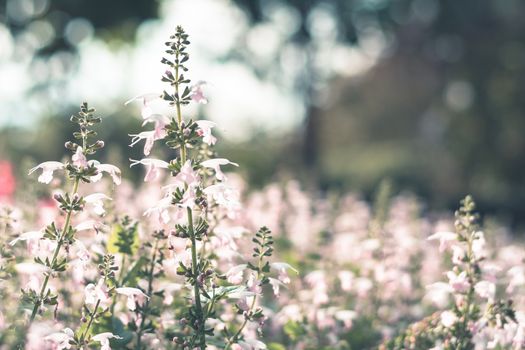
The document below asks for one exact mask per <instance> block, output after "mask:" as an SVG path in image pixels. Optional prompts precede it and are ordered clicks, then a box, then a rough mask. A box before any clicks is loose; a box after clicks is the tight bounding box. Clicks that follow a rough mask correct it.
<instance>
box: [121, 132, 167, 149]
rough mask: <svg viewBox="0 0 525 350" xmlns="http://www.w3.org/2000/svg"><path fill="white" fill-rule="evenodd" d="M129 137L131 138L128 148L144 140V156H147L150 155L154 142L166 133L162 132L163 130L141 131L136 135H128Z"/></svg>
mask: <svg viewBox="0 0 525 350" xmlns="http://www.w3.org/2000/svg"><path fill="white" fill-rule="evenodd" d="M129 136H131V137H132V139H131V144H130V145H129V146H130V147H133V146H134V145H135V144H137V143H138V142H139V141H140V140H146V143H145V144H144V155H146V156H148V155H149V154H150V153H151V149H152V148H153V144H154V143H155V141H157V140H162V139H163V138H165V137H166V131H164V129H159V130H151V131H143V132H140V133H138V134H130V135H129Z"/></svg>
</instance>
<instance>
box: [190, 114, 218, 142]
mask: <svg viewBox="0 0 525 350" xmlns="http://www.w3.org/2000/svg"><path fill="white" fill-rule="evenodd" d="M195 123H196V124H197V125H198V126H199V128H198V129H197V134H198V135H199V136H201V137H202V142H204V143H206V144H208V145H209V146H211V145H214V144H215V143H216V142H217V138H216V137H215V136H213V135H212V134H211V129H212V128H213V127H215V125H217V124H215V123H214V122H212V121H209V120H196V121H195Z"/></svg>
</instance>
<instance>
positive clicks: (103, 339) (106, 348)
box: [91, 332, 122, 350]
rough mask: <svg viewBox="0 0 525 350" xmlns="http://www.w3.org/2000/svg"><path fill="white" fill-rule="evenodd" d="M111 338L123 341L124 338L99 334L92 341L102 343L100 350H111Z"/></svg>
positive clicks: (106, 333)
mask: <svg viewBox="0 0 525 350" xmlns="http://www.w3.org/2000/svg"><path fill="white" fill-rule="evenodd" d="M111 338H115V339H122V337H119V336H118V335H115V334H113V333H111V332H105V333H99V334H97V335H94V336H93V337H92V338H91V339H93V340H94V341H96V342H99V343H100V350H111V346H110V345H109V340H110V339H111Z"/></svg>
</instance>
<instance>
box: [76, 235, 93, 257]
mask: <svg viewBox="0 0 525 350" xmlns="http://www.w3.org/2000/svg"><path fill="white" fill-rule="evenodd" d="M73 247H74V249H75V253H76V255H77V257H78V258H79V259H80V260H81V261H82V262H88V261H89V259H91V254H90V253H89V250H87V249H86V246H85V245H84V243H82V241H80V240H78V239H77V240H76V241H75V243H73Z"/></svg>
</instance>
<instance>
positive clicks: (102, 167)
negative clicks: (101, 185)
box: [88, 160, 121, 186]
mask: <svg viewBox="0 0 525 350" xmlns="http://www.w3.org/2000/svg"><path fill="white" fill-rule="evenodd" d="M88 163H89V164H90V165H94V166H95V168H97V170H98V172H99V173H98V174H97V175H95V176H91V178H90V180H91V181H92V182H97V181H99V180H100V179H101V178H102V173H103V172H105V173H108V174H109V175H110V176H111V179H112V180H113V183H114V184H115V185H117V186H118V185H120V183H121V179H120V169H119V168H117V167H116V166H114V165H111V164H100V162H99V161H97V160H90V161H89V162H88Z"/></svg>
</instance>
